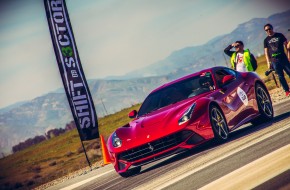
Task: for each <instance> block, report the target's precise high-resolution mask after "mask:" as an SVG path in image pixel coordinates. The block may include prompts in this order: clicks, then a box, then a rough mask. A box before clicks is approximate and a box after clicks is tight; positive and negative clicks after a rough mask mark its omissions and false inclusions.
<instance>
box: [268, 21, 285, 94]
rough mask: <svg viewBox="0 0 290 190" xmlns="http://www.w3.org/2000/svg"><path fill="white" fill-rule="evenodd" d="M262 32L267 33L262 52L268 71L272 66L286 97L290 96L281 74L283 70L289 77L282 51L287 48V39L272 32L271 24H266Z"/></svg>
mask: <svg viewBox="0 0 290 190" xmlns="http://www.w3.org/2000/svg"><path fill="white" fill-rule="evenodd" d="M264 30H265V31H266V33H267V37H266V38H265V40H264V50H265V56H266V60H267V63H268V68H269V69H270V68H271V67H272V66H273V68H274V70H275V71H276V73H277V74H278V76H279V81H280V83H281V85H282V87H283V89H284V91H285V93H286V96H290V92H289V91H290V89H289V86H288V84H287V81H286V79H285V76H284V72H283V70H284V71H285V72H286V73H287V74H288V76H289V77H290V63H289V61H288V59H287V56H286V53H285V51H284V47H285V48H286V46H287V39H286V38H285V36H284V35H283V34H281V33H278V32H274V31H273V26H272V25H271V24H266V25H265V26H264Z"/></svg>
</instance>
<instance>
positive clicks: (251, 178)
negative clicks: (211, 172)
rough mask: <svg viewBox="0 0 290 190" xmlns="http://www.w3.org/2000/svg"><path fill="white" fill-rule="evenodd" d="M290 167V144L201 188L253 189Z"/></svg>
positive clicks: (204, 189)
mask: <svg viewBox="0 0 290 190" xmlns="http://www.w3.org/2000/svg"><path fill="white" fill-rule="evenodd" d="M289 169H290V144H288V145H286V146H284V147H282V148H280V149H278V150H276V151H274V152H272V153H270V154H267V155H265V156H263V157H262V158H259V159H257V160H255V161H253V162H251V163H249V164H247V165H245V166H243V167H241V168H239V169H237V170H235V171H233V172H231V173H229V174H227V175H225V176H223V177H221V178H219V179H217V180H215V181H213V182H212V183H210V184H208V185H205V186H204V187H202V188H200V190H210V189H225V190H226V189H252V188H255V187H256V186H258V185H260V184H262V183H264V182H265V181H267V180H269V179H271V178H273V177H275V176H277V175H279V174H281V173H283V172H284V171H286V170H289ZM245 181H246V182H247V183H245Z"/></svg>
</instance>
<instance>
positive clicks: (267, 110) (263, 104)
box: [251, 84, 274, 125]
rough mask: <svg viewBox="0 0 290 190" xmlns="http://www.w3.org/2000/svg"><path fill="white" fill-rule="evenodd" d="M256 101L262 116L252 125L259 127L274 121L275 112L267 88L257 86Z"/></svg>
mask: <svg viewBox="0 0 290 190" xmlns="http://www.w3.org/2000/svg"><path fill="white" fill-rule="evenodd" d="M255 91H256V100H257V104H258V108H259V113H260V116H259V117H258V118H256V119H254V120H253V121H251V123H252V124H253V125H259V124H261V123H263V122H267V121H270V120H272V119H273V116H274V111H273V106H272V102H271V97H270V95H269V93H268V92H267V90H266V89H265V87H263V86H262V85H260V84H257V85H256V90H255Z"/></svg>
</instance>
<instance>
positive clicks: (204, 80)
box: [107, 67, 273, 177]
mask: <svg viewBox="0 0 290 190" xmlns="http://www.w3.org/2000/svg"><path fill="white" fill-rule="evenodd" d="M129 117H130V118H133V120H132V121H131V122H129V123H128V124H126V125H124V126H122V127H120V128H118V129H117V130H116V131H115V132H113V133H112V134H111V135H110V137H109V138H108V141H107V147H108V151H109V154H110V157H111V160H112V164H113V165H114V167H115V170H116V171H117V172H118V173H119V174H120V175H121V176H123V177H128V176H131V175H134V174H137V173H139V172H140V171H141V166H142V165H144V164H146V163H149V162H152V161H154V160H157V159H160V158H164V157H166V156H168V155H172V154H176V153H180V152H181V151H184V150H187V149H191V148H194V147H196V146H198V145H200V144H202V143H204V142H206V141H208V140H210V139H214V140H216V141H219V142H222V141H225V140H227V139H228V136H229V133H230V132H231V131H233V130H234V129H236V128H237V127H240V126H241V125H243V124H245V123H248V122H251V123H252V124H254V125H255V124H258V123H261V122H266V121H269V120H271V119H272V118H273V107H272V101H271V98H270V95H269V92H268V90H267V88H266V86H265V84H264V83H263V81H262V80H261V79H260V77H259V76H258V75H257V74H256V73H254V72H244V73H241V72H237V71H235V70H232V69H230V68H227V67H213V68H209V69H205V70H202V71H200V72H197V73H193V74H190V75H187V76H184V77H182V78H179V79H177V80H174V81H172V82H169V83H167V84H164V85H162V86H160V87H158V88H157V89H155V90H153V91H152V92H151V93H150V94H149V95H148V96H147V98H146V99H145V100H144V102H143V103H142V105H141V107H140V109H139V111H136V110H133V111H131V112H130V113H129Z"/></svg>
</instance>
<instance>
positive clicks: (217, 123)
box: [210, 106, 229, 142]
mask: <svg viewBox="0 0 290 190" xmlns="http://www.w3.org/2000/svg"><path fill="white" fill-rule="evenodd" d="M210 122H211V126H212V129H213V132H214V136H215V140H216V141H217V142H224V141H226V140H227V139H228V136H229V128H228V124H227V122H226V119H225V117H224V114H223V113H222V111H221V110H220V109H219V108H218V107H216V106H211V108H210Z"/></svg>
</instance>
